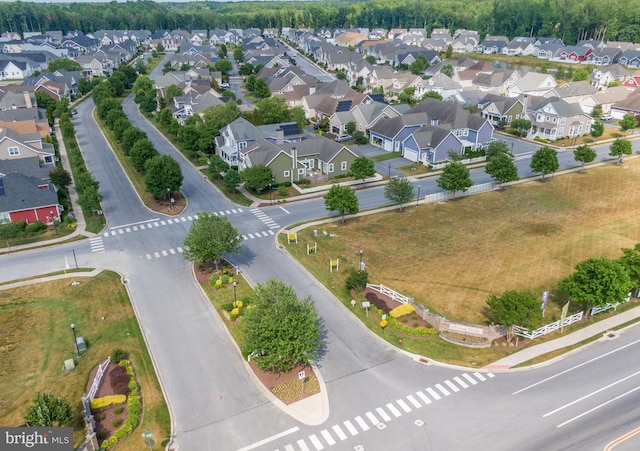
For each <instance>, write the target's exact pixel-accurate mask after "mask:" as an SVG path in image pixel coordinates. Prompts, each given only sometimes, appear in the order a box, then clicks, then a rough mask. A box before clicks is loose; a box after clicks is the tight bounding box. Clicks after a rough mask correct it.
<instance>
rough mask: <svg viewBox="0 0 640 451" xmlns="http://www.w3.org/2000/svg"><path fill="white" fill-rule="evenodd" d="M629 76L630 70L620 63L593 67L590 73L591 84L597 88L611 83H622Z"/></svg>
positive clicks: (606, 86)
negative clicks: (597, 67)
mask: <svg viewBox="0 0 640 451" xmlns="http://www.w3.org/2000/svg"><path fill="white" fill-rule="evenodd" d="M629 77H631V72H629V71H628V70H627V69H626V68H624V67H623V66H621V65H620V64H612V65H611V66H607V67H603V68H601V69H595V70H594V71H593V72H592V73H591V77H590V80H591V84H592V85H593V86H595V87H597V88H605V89H606V88H608V87H609V86H611V85H612V84H615V83H617V84H619V85H621V84H624V82H625V81H627V79H629Z"/></svg>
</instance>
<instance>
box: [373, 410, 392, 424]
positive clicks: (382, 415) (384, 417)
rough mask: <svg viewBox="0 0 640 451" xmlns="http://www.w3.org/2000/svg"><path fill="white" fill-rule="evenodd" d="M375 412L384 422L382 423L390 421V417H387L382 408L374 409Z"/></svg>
mask: <svg viewBox="0 0 640 451" xmlns="http://www.w3.org/2000/svg"><path fill="white" fill-rule="evenodd" d="M376 412H378V415H380V417H381V418H382V419H383V420H384V421H391V417H390V416H389V415H387V412H385V411H384V410H383V409H382V407H378V408H377V409H376Z"/></svg>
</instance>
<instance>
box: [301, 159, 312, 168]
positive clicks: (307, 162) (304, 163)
mask: <svg viewBox="0 0 640 451" xmlns="http://www.w3.org/2000/svg"><path fill="white" fill-rule="evenodd" d="M302 164H303V165H304V167H305V168H307V169H313V160H304V161H302Z"/></svg>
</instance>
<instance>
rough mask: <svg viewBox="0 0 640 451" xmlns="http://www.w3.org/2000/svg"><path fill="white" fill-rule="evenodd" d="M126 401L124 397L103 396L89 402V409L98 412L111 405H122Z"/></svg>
mask: <svg viewBox="0 0 640 451" xmlns="http://www.w3.org/2000/svg"><path fill="white" fill-rule="evenodd" d="M126 400H127V397H126V396H125V395H110V396H103V397H102V398H94V399H92V400H91V409H92V410H99V409H103V408H105V407H108V406H110V405H113V404H122V403H123V402H125V401H126Z"/></svg>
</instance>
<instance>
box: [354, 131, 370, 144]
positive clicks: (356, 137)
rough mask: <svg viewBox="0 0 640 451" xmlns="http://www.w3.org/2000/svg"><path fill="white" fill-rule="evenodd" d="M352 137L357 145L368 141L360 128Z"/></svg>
mask: <svg viewBox="0 0 640 451" xmlns="http://www.w3.org/2000/svg"><path fill="white" fill-rule="evenodd" d="M353 139H354V140H355V142H356V144H358V145H363V144H367V143H368V142H369V140H368V139H367V137H366V136H365V134H364V132H361V131H360V130H358V131H356V132H354V133H353Z"/></svg>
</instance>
